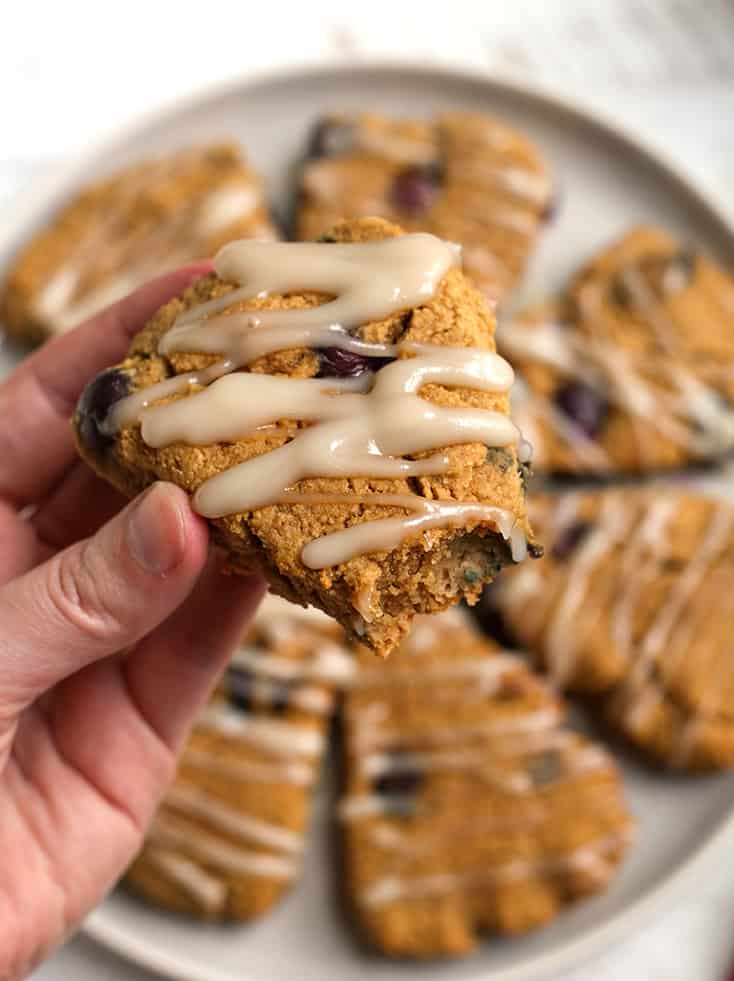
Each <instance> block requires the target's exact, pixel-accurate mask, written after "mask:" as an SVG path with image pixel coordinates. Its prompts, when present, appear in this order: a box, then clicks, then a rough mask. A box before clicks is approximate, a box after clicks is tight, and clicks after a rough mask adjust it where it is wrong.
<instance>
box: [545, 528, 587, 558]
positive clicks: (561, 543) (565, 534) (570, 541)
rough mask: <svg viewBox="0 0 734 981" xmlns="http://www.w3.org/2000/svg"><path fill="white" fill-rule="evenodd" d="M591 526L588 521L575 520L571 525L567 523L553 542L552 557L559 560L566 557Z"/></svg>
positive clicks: (579, 542) (584, 536)
mask: <svg viewBox="0 0 734 981" xmlns="http://www.w3.org/2000/svg"><path fill="white" fill-rule="evenodd" d="M591 528H592V526H591V524H590V523H589V522H588V521H575V522H574V523H573V524H572V525H567V526H566V527H565V528H564V529H563V530H562V531H561V533H560V535H559V536H558V538H557V539H556V540H555V542H554V543H553V548H552V549H551V555H552V556H553V558H554V559H557V560H558V561H559V562H562V561H563V560H564V559H567V558H568V557H569V556H570V555H571V553H572V552H573V551H574V550H575V549H576V548H577V547H578V546H579V545H580V544H581V542H582V541H583V540H584V538H586V536H587V535H588V534H589V532H590V531H591Z"/></svg>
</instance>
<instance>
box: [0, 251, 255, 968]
mask: <svg viewBox="0 0 734 981" xmlns="http://www.w3.org/2000/svg"><path fill="white" fill-rule="evenodd" d="M208 268H209V267H208V265H205V264H201V263H200V264H198V265H194V266H189V267H187V268H186V269H182V270H180V271H178V272H177V273H173V274H171V275H169V276H165V277H163V278H161V279H159V280H156V281H155V282H152V283H149V284H148V285H147V286H145V287H143V288H142V289H140V290H138V291H137V292H136V293H134V294H133V295H132V296H130V297H128V298H127V299H126V300H123V301H122V302H121V303H119V304H117V305H115V306H114V307H111V308H109V309H108V310H106V311H104V312H103V313H101V314H99V315H98V316H96V317H94V318H92V320H91V321H89V322H87V323H86V324H85V325H83V326H82V327H79V328H78V329H77V330H75V331H72V332H71V333H69V334H66V335H64V336H62V337H59V338H57V339H55V340H53V341H51V342H50V343H48V344H47V345H45V347H43V348H42V349H41V350H39V351H38V352H37V353H36V354H34V355H33V356H31V357H30V358H28V359H27V360H26V361H24V363H23V364H22V365H21V366H20V367H19V368H18V369H17V371H16V372H15V373H14V374H12V375H11V376H10V378H9V379H8V380H7V381H6V382H5V383H4V384H1V385H0V856H2V860H1V861H0V978H2V979H3V981H9V979H14V978H18V977H21V976H22V975H24V974H25V973H27V972H28V971H30V970H31V968H32V967H33V966H34V964H36V963H37V962H38V961H39V960H40V959H41V958H42V957H44V956H45V955H47V954H48V953H49V951H50V950H51V949H53V947H54V946H55V945H56V944H58V943H59V942H60V941H61V940H63V939H64V938H65V937H66V936H67V935H68V934H69V932H70V931H71V930H73V929H74V927H75V926H76V925H77V924H78V923H79V921H80V919H81V918H82V917H83V916H84V915H85V913H86V912H87V911H88V910H89V909H90V908H91V907H92V906H93V905H94V904H95V903H97V902H98V901H99V900H100V898H101V897H102V896H103V895H104V894H105V892H106V891H107V890H108V889H109V888H110V887H111V886H112V885H113V883H114V882H115V880H116V879H117V878H118V877H119V875H120V874H121V872H122V871H123V870H124V868H125V866H126V865H127V864H128V863H129V861H130V860H131V858H132V857H133V855H134V854H135V852H136V851H137V849H138V848H139V847H140V845H141V842H142V837H143V834H144V832H145V828H146V825H147V824H148V821H149V820H150V817H151V815H152V813H153V810H154V809H155V806H156V803H157V801H158V799H159V798H160V796H161V794H162V793H163V791H164V790H165V788H166V785H167V784H168V782H169V780H170V779H171V777H172V775H173V772H174V769H175V763H176V754H177V751H178V750H179V748H180V746H181V744H182V742H183V740H184V739H185V736H186V733H187V730H188V728H189V726H190V724H191V722H192V719H193V718H194V716H195V714H196V712H197V710H198V708H199V707H200V705H201V704H202V702H203V701H204V700H205V699H206V697H207V695H208V694H209V692H210V689H211V688H212V686H213V685H214V684H215V681H216V678H217V676H218V674H219V673H220V672H221V671H222V669H223V667H224V665H225V663H226V660H227V657H228V655H229V653H230V652H231V650H232V648H233V646H234V645H235V644H236V641H237V639H238V637H239V635H240V634H241V632H242V630H243V629H244V627H245V625H246V622H247V620H248V618H249V617H250V616H251V614H252V612H253V610H254V608H255V606H256V605H257V602H258V601H259V599H260V596H261V595H262V591H263V586H262V584H261V582H260V581H259V580H256V579H250V580H248V579H243V578H241V577H238V576H227V575H224V574H223V573H222V571H221V569H220V567H219V563H218V561H217V559H216V557H214V556H208V534H207V526H206V523H205V522H204V521H203V520H202V519H201V518H199V517H198V516H197V515H195V514H194V513H193V512H192V511H191V508H190V507H189V503H188V498H187V496H186V494H185V493H184V492H183V491H181V490H179V489H178V488H176V487H174V486H172V485H170V484H156V485H155V486H153V487H152V488H150V489H149V490H148V491H146V492H145V493H144V494H142V495H141V496H140V497H139V498H138V499H137V500H135V501H133V502H132V503H131V504H128V505H127V506H124V505H125V502H124V501H123V500H122V498H121V497H120V496H119V495H118V494H117V493H116V492H115V491H113V490H112V489H111V488H110V487H109V486H108V485H106V484H104V483H103V482H102V481H101V480H99V479H98V478H97V477H96V476H95V475H94V474H93V473H92V472H91V470H89V469H88V468H87V467H86V466H85V465H84V464H83V463H81V462H80V461H79V460H78V459H77V458H76V454H75V451H74V446H73V440H72V435H71V428H70V426H69V417H70V415H71V413H72V411H73V408H74V405H75V403H76V400H77V398H78V396H79V393H80V392H81V390H82V388H83V386H84V384H85V383H86V382H87V381H88V380H89V378H90V377H91V376H92V375H93V374H95V373H96V372H97V371H98V370H100V369H101V368H103V367H105V366H106V365H108V364H111V363H113V362H115V361H117V360H119V359H120V357H121V356H122V355H123V354H124V352H125V350H126V348H127V346H128V343H129V341H130V337H131V336H132V335H133V334H134V333H135V332H136V331H137V330H139V329H140V328H141V327H142V326H143V324H144V323H145V321H146V320H147V319H148V317H149V316H150V315H151V314H152V313H153V312H154V311H155V310H156V309H157V308H158V307H159V306H160V305H161V304H162V303H164V302H165V301H166V300H168V299H169V298H170V297H171V296H173V295H175V294H176V293H179V292H181V290H182V289H183V288H184V287H185V286H186V285H187V284H188V283H189V282H191V281H192V280H193V279H195V278H197V277H198V276H201V275H202V274H203V273H205V272H207V271H208ZM121 509H122V510H121Z"/></svg>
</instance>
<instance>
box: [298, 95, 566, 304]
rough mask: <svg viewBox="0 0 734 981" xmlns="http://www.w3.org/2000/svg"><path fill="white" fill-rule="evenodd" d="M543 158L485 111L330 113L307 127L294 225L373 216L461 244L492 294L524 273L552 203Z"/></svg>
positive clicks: (308, 234) (309, 228)
mask: <svg viewBox="0 0 734 981" xmlns="http://www.w3.org/2000/svg"><path fill="white" fill-rule="evenodd" d="M552 198H553V187H552V182H551V178H550V174H549V170H548V166H547V164H546V162H545V161H544V160H543V158H542V156H541V154H540V151H539V150H538V148H537V147H536V146H535V145H534V144H533V143H532V142H531V141H530V139H529V138H528V137H527V136H525V135H524V134H523V133H521V132H518V131H517V130H515V129H513V128H512V127H510V126H508V125H507V124H506V123H505V122H503V121H502V120H499V119H496V118H494V117H492V116H487V115H484V114H482V113H472V112H445V113H441V114H440V115H438V116H436V117H435V118H434V119H432V120H430V121H425V120H417V119H391V118H388V117H385V116H381V115H378V114H376V113H361V114H358V115H354V116H349V115H333V116H327V117H325V118H324V119H322V120H321V121H320V122H319V123H318V124H317V126H316V128H315V129H314V131H313V132H312V134H311V140H310V146H309V148H308V153H307V155H306V158H305V160H304V161H303V163H302V166H301V172H300V181H299V193H298V210H297V215H296V230H297V234H298V236H299V237H300V238H303V239H309V238H315V237H316V236H318V235H320V234H322V232H324V231H325V230H326V229H327V228H328V227H329V226H330V225H333V224H334V222H335V221H338V220H339V219H340V218H361V217H364V216H365V215H379V216H380V217H382V218H388V219H389V220H391V221H395V222H398V223H399V224H400V225H401V226H402V227H403V228H405V229H406V230H408V231H427V232H433V233H434V234H435V235H438V236H439V237H440V238H444V239H449V240H450V241H453V242H458V243H460V244H461V246H462V247H463V253H464V270H465V272H466V273H467V274H468V275H469V276H471V277H472V278H473V279H474V281H475V282H476V284H477V286H479V288H480V289H481V290H482V292H483V293H484V294H485V295H486V296H487V297H488V298H489V299H491V300H493V301H497V300H501V299H502V298H503V297H504V296H505V295H506V294H507V293H508V292H509V290H510V289H511V288H512V286H513V285H514V284H515V283H516V281H517V280H518V279H519V277H520V276H521V274H522V272H523V270H524V268H525V265H526V263H527V260H528V257H529V255H530V252H531V251H532V248H533V246H534V244H535V239H536V237H537V235H538V232H539V230H540V226H541V224H542V222H543V221H544V220H546V219H547V218H548V217H549V216H550V213H551V210H552V207H553V201H552Z"/></svg>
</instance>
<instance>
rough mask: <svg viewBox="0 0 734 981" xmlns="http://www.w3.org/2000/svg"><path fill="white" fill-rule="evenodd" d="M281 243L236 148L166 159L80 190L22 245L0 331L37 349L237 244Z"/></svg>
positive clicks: (1, 299)
mask: <svg viewBox="0 0 734 981" xmlns="http://www.w3.org/2000/svg"><path fill="white" fill-rule="evenodd" d="M276 237H277V234H276V231H275V228H274V227H273V225H272V223H271V221H270V218H269V216H268V210H267V206H266V204H265V201H264V198H263V188H262V182H261V180H260V178H259V176H258V175H257V174H256V173H255V171H254V170H253V169H252V168H251V167H250V166H249V164H248V163H247V162H246V161H245V160H244V159H243V157H242V154H241V153H240V151H239V150H238V148H237V147H236V146H235V145H234V144H230V143H222V144H212V145H211V146H205V147H202V148H191V149H186V150H181V151H178V152H175V153H170V154H168V155H167V156H161V157H159V158H157V159H151V160H148V161H145V162H143V163H139V164H136V165H134V166H132V167H129V168H128V169H127V170H123V171H121V172H120V173H118V174H116V175H114V176H112V177H107V178H105V179H104V180H101V181H100V182H99V183H96V184H92V185H91V186H89V187H86V188H84V189H82V190H81V191H80V193H79V194H78V195H77V196H76V197H75V198H74V199H73V200H72V201H71V202H70V203H69V204H68V205H66V207H64V208H63V210H62V211H61V212H60V213H59V214H58V215H57V216H56V217H55V218H54V219H53V221H52V223H51V224H50V225H49V226H48V227H47V228H44V229H43V230H42V231H40V232H39V233H38V234H37V235H36V236H35V237H34V238H33V239H32V240H31V241H30V242H29V243H28V244H27V245H26V246H25V248H24V249H23V250H22V251H21V252H20V254H19V255H18V256H17V257H16V259H15V261H14V262H13V264H12V265H11V267H10V270H9V272H8V275H7V278H6V280H5V283H4V285H3V287H2V290H1V291H0V324H1V325H2V326H3V327H4V328H5V330H6V331H7V332H8V333H9V334H10V335H11V336H12V337H14V338H17V339H18V340H20V341H23V342H30V343H37V342H39V341H42V340H45V339H46V338H48V337H50V336H52V335H54V334H57V333H60V332H62V331H65V330H68V329H69V328H70V327H74V326H76V325H77V324H78V323H81V321H82V320H84V319H85V318H86V317H88V316H90V315H91V314H93V313H95V312H96V311H97V310H99V309H101V308H102V307H104V306H107V304H109V303H113V302H114V301H115V300H118V299H120V297H122V296H124V295H125V294H126V293H129V292H130V291H131V290H133V289H135V287H137V286H139V285H140V284H141V283H143V282H145V281H146V280H147V279H150V278H151V277H153V276H155V275H157V274H158V273H161V272H165V271H166V270H168V269H175V268H176V266H180V265H182V264H184V263H186V262H188V261H190V260H192V259H198V258H201V257H202V256H209V255H212V254H213V253H214V252H215V251H216V250H217V249H218V248H219V247H220V246H221V245H224V243H225V242H229V241H230V240H231V239H235V238H276Z"/></svg>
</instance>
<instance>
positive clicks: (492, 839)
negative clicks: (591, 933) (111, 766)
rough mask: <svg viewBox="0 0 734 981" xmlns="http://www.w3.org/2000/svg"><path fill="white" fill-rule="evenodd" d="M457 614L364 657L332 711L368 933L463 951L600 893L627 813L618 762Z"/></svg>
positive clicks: (622, 842)
mask: <svg viewBox="0 0 734 981" xmlns="http://www.w3.org/2000/svg"><path fill="white" fill-rule="evenodd" d="M458 616H459V615H458V613H457V612H456V611H450V612H449V613H448V614H441V615H439V616H437V617H431V618H425V619H424V620H421V621H416V625H415V626H414V629H413V632H412V633H411V635H410V636H409V638H408V639H407V641H406V642H405V643H404V644H403V645H402V647H401V648H399V650H397V651H396V652H395V653H394V654H393V655H392V657H391V658H390V659H389V660H388V661H387V662H380V661H377V660H376V659H375V658H371V657H370V656H369V655H368V654H363V655H361V656H360V657H359V662H358V664H359V670H358V672H357V674H356V676H355V678H354V681H353V683H352V687H351V688H350V689H349V691H348V693H347V695H346V697H345V705H344V709H343V740H342V743H343V767H344V776H343V782H344V796H343V798H342V801H341V805H340V819H341V822H342V826H343V838H344V863H343V864H344V874H345V881H344V888H345V890H346V893H347V896H348V899H349V902H350V906H351V907H352V910H353V913H354V916H355V918H356V921H357V924H358V926H359V928H360V929H361V932H362V933H363V934H364V936H365V938H366V939H367V940H368V941H369V942H370V943H371V944H372V945H374V946H376V947H377V948H378V949H380V950H381V951H383V952H384V953H387V954H391V955H394V956H400V957H408V958H430V957H451V956H458V955H462V954H466V953H468V952H470V951H472V950H473V949H474V948H475V947H476V946H477V944H478V942H479V940H480V937H481V935H482V934H484V933H487V932H491V933H494V932H498V933H503V934H520V933H523V932H525V931H527V930H530V929H533V928H535V927H539V926H542V925H544V924H546V923H548V922H549V921H550V920H552V919H553V918H554V917H555V916H556V915H557V913H558V912H559V911H560V910H561V909H562V907H564V906H566V905H567V904H568V903H570V902H572V901H574V900H576V899H578V898H580V897H583V896H587V895H590V894H592V893H595V892H597V891H599V890H602V889H604V888H605V887H606V886H607V885H608V883H609V881H610V879H611V878H612V877H613V875H614V873H615V870H616V869H617V866H618V865H619V863H620V861H621V859H622V857H623V855H624V852H625V850H626V847H627V844H628V841H629V837H630V832H631V830H632V829H631V819H630V815H629V812H628V810H627V807H626V805H625V802H624V796H623V791H622V785H621V780H620V775H619V773H618V770H617V768H616V766H615V764H614V762H613V760H612V759H611V757H610V756H609V755H608V753H607V752H606V751H605V750H604V749H602V748H601V747H600V746H598V745H596V744H594V743H592V742H590V741H589V740H588V739H586V738H584V737H583V736H581V735H579V734H578V733H576V732H573V731H571V730H570V729H568V728H567V726H566V724H565V713H564V709H563V706H562V704H561V703H560V701H559V700H558V698H557V697H556V696H555V695H553V694H552V693H551V692H550V690H549V688H548V687H547V686H546V685H545V684H544V683H543V682H542V681H541V680H540V679H539V678H538V677H537V676H536V675H534V674H533V673H532V672H531V671H530V669H529V668H528V667H527V666H526V664H525V662H524V661H523V660H522V659H521V658H519V657H517V656H515V655H513V654H511V653H508V652H507V651H504V650H501V649H499V648H498V647H497V646H496V645H494V644H492V643H491V642H487V641H484V640H482V638H480V637H478V636H477V634H476V633H475V632H474V631H473V630H472V629H470V628H469V627H468V626H467V625H466V624H465V623H462V622H461V620H460V619H459V618H458Z"/></svg>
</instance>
